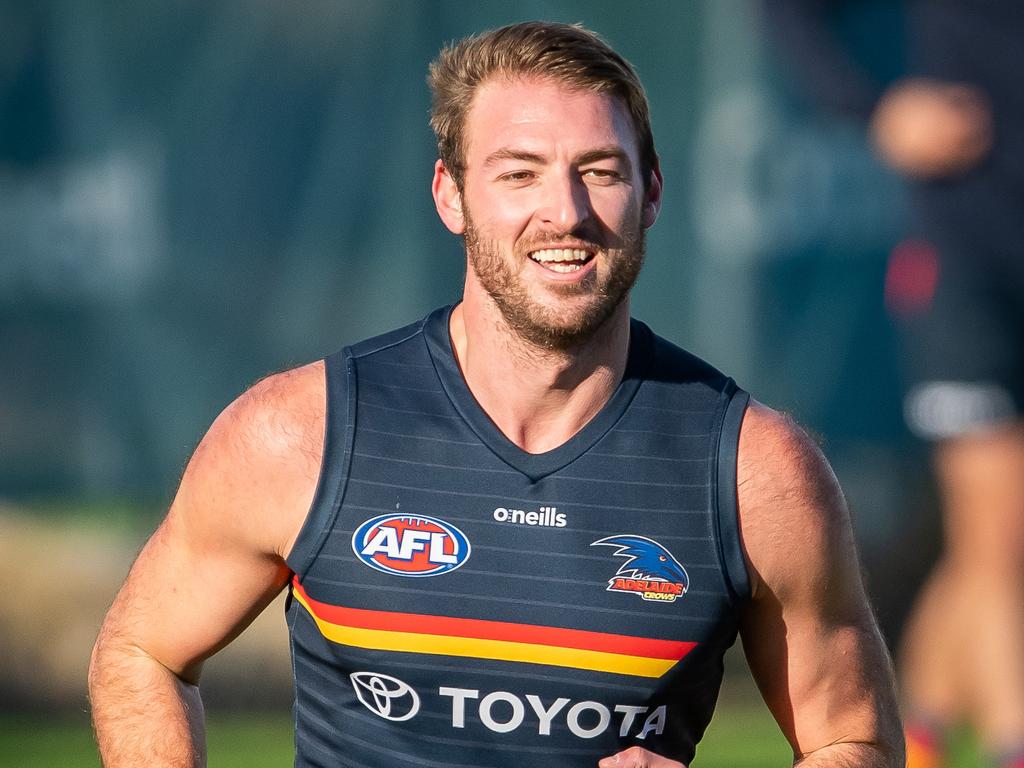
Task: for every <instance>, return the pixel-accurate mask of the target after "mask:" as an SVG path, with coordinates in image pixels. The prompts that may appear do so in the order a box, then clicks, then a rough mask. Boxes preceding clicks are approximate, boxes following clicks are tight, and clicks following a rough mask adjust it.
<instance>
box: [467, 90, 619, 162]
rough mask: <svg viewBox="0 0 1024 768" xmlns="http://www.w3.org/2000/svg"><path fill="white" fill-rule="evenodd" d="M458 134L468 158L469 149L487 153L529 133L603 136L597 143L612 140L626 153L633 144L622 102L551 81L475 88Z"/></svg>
mask: <svg viewBox="0 0 1024 768" xmlns="http://www.w3.org/2000/svg"><path fill="white" fill-rule="evenodd" d="M463 129H464V133H465V137H466V139H467V150H468V152H467V154H470V153H473V152H474V149H475V150H476V151H480V150H483V151H484V152H485V153H490V152H491V151H493V150H494V149H495V148H497V147H498V146H501V145H503V144H504V143H506V142H507V141H510V140H515V139H517V138H521V137H522V136H523V135H524V134H525V135H528V134H530V133H531V132H533V131H534V130H537V131H539V132H542V133H544V132H554V133H557V134H558V135H565V136H569V135H574V134H578V135H580V136H581V137H583V136H585V135H587V134H588V133H589V134H591V137H592V138H597V136H598V135H600V134H603V136H602V137H601V138H602V140H601V143H602V144H609V143H614V142H615V141H616V140H617V141H618V142H619V143H622V144H623V146H624V148H628V149H634V148H635V144H636V141H635V140H636V136H635V130H634V128H633V123H632V120H631V118H630V115H629V111H628V109H627V108H626V104H625V102H624V100H623V99H622V98H621V97H619V96H618V95H616V94H614V93H612V92H610V91H609V92H599V91H597V90H594V89H589V88H585V87H583V86H579V85H575V84H572V83H566V82H563V81H561V80H557V79H554V78H541V77H509V76H505V75H498V76H495V77H492V78H491V79H489V80H487V81H485V82H484V83H482V84H481V85H480V86H479V87H478V88H477V91H476V93H475V94H474V97H473V101H472V103H471V105H470V109H469V110H468V112H467V115H466V123H465V125H464V126H463ZM474 139H475V140H474ZM474 144H475V145H476V147H474V146H473V145H474Z"/></svg>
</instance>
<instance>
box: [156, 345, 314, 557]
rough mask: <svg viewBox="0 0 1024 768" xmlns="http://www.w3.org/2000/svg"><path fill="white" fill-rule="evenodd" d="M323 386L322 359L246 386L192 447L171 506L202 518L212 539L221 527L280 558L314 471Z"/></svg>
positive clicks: (304, 506) (309, 494)
mask: <svg viewBox="0 0 1024 768" xmlns="http://www.w3.org/2000/svg"><path fill="white" fill-rule="evenodd" d="M325 387H326V384H325V380H324V366H323V362H322V361H319V362H315V363H310V364H308V365H304V366H301V367H299V368H294V369H291V370H287V371H283V372H280V373H276V374H273V375H271V376H267V377H266V378H264V379H262V380H260V381H259V382H257V383H256V384H254V385H253V386H252V387H250V388H249V389H248V390H247V391H246V392H244V393H243V394H242V395H241V396H239V397H238V398H237V399H236V400H235V401H234V402H232V403H231V404H230V405H229V406H228V407H227V408H225V409H224V411H223V412H222V413H221V414H220V416H218V417H217V419H216V420H215V421H214V423H213V425H212V426H211V427H210V429H209V431H208V432H207V433H206V435H205V436H204V437H203V439H202V441H201V442H200V444H199V446H198V448H196V451H195V453H194V454H193V456H192V460H191V461H190V462H189V465H188V468H187V469H186V471H185V475H184V477H183V478H182V483H181V487H180V489H179V491H178V497H177V498H176V499H175V503H174V507H175V508H181V509H182V511H184V512H187V513H188V514H189V516H190V517H191V518H192V519H193V522H195V523H202V522H203V521H206V520H208V521H209V522H210V524H211V528H210V533H211V534H212V535H219V534H220V533H222V532H223V526H224V525H225V524H227V525H229V526H230V527H231V528H232V529H234V530H236V531H242V532H245V535H246V536H247V537H251V540H250V541H249V542H248V543H249V544H250V545H252V546H253V547H255V548H256V549H258V550H260V551H264V552H268V553H273V554H276V555H278V556H280V557H284V556H285V555H286V554H287V553H288V551H289V549H290V547H291V544H292V542H293V541H294V538H295V536H296V535H297V534H298V531H299V528H301V525H302V522H303V520H304V519H305V516H306V513H307V512H308V509H309V505H310V503H311V502H312V499H313V494H314V491H315V488H316V482H317V478H318V476H319V472H320V461H321V457H322V452H323V440H324V423H325V414H326V405H325V403H326V396H325ZM173 511H174V510H173V509H172V512H173ZM236 523H237V524H238V525H236ZM201 529H202V528H201V527H199V530H201ZM197 532H198V531H197Z"/></svg>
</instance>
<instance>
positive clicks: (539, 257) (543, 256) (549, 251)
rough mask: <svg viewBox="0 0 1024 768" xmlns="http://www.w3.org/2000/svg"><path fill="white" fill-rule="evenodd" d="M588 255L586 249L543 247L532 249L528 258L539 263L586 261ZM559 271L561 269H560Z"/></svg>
mask: <svg viewBox="0 0 1024 768" xmlns="http://www.w3.org/2000/svg"><path fill="white" fill-rule="evenodd" d="M589 256H590V254H589V253H587V251H584V250H582V249H580V248H545V249H544V250H541V251H534V252H533V253H531V254H530V258H531V259H533V260H534V261H539V262H541V263H549V262H559V261H586V260H587V258H588V257H589ZM560 271H561V270H560Z"/></svg>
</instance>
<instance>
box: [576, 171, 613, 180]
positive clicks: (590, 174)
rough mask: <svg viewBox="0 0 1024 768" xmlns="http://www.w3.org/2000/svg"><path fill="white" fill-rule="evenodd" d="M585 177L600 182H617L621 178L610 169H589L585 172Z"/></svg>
mask: <svg viewBox="0 0 1024 768" xmlns="http://www.w3.org/2000/svg"><path fill="white" fill-rule="evenodd" d="M583 175H584V176H586V177H587V178H591V179H597V180H599V181H615V180H617V179H618V178H619V174H618V172H617V171H613V170H611V169H610V168H587V169H586V170H584V171H583Z"/></svg>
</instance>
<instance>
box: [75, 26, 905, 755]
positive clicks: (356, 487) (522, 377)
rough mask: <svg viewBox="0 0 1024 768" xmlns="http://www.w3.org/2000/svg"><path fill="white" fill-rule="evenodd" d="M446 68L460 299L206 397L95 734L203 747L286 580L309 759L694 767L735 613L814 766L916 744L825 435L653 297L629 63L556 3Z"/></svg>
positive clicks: (129, 596) (122, 633) (126, 606)
mask: <svg viewBox="0 0 1024 768" xmlns="http://www.w3.org/2000/svg"><path fill="white" fill-rule="evenodd" d="M430 83H431V88H432V90H433V93H434V103H433V111H432V125H433V127H434V130H435V132H436V133H437V136H438V147H439V153H440V156H441V157H440V159H439V160H438V161H437V163H436V165H435V169H434V178H433V186H432V189H433V195H434V200H435V202H436V205H437V210H438V213H439V215H440V217H441V219H442V221H443V222H444V223H445V225H446V226H447V227H448V228H449V229H450V230H451V231H452V232H453V233H455V234H457V235H461V236H463V237H464V239H465V244H466V253H467V268H466V281H465V288H464V293H463V298H462V301H461V302H460V303H459V304H458V305H456V306H455V307H446V308H442V309H439V310H437V311H435V312H433V313H432V314H431V315H429V316H428V317H427V318H426V319H424V320H422V321H420V322H417V323H415V324H413V325H411V326H408V327H406V328H403V329H400V330H398V331H393V332H391V333H388V334H386V335H384V336H380V337H377V338H374V339H370V340H368V341H365V342H362V343H360V344H357V345H355V346H353V347H350V348H346V349H345V350H343V351H342V352H340V353H338V354H336V355H333V356H331V357H329V358H327V359H326V360H324V361H321V362H319V363H314V364H311V365H308V366H305V367H302V368H299V369H296V370H293V371H288V372H285V373H281V374H277V375H275V376H271V377H269V378H267V379H265V380H264V381H263V382H261V383H259V384H257V385H256V386H255V387H254V388H253V389H252V390H250V391H249V392H247V393H246V394H245V395H243V396H242V397H241V398H239V400H237V401H236V402H235V403H233V404H232V405H231V406H230V407H229V408H228V409H226V410H225V412H224V413H223V414H222V415H221V416H220V417H219V418H218V419H217V421H216V422H215V423H214V425H213V426H212V427H211V429H210V431H209V433H208V434H207V436H206V437H205V438H204V440H203V441H202V443H201V444H200V447H199V449H198V450H197V451H196V454H195V456H194V457H193V459H192V461H191V462H190V464H189V467H188V469H187V471H186V473H185V476H184V478H183V479H182V484H181V488H180V489H179V491H178V494H177V497H176V498H175V501H174V504H173V505H172V507H171V510H170V512H169V513H168V516H167V519H166V520H165V521H164V523H163V524H162V525H161V527H160V528H159V529H158V530H157V532H156V533H155V534H154V535H153V537H152V539H151V540H150V541H149V543H148V544H147V546H146V547H145V549H144V550H143V552H142V554H141V555H140V556H139V559H138V561H137V562H136V564H135V566H134V567H133V568H132V571H131V573H130V575H129V577H128V579H127V581H126V583H125V585H124V587H123V588H122V590H121V592H120V593H119V595H118V597H117V599H116V600H115V602H114V605H113V607H112V608H111V610H110V613H109V614H108V617H107V620H106V622H105V624H104V626H103V629H102V631H101V634H100V638H99V640H98V641H97V644H96V649H95V652H94V658H93V664H92V668H91V672H90V690H91V695H92V701H93V718H94V723H95V726H96V733H97V738H98V741H99V744H100V750H101V753H102V754H103V758H104V762H105V764H106V765H108V766H122V765H142V764H145V765H150V766H157V765H160V766H164V765H166V766H192V765H199V764H202V763H203V762H204V760H205V758H204V746H203V743H204V739H203V728H202V704H201V700H200V698H199V689H198V683H199V676H200V670H201V667H202V664H203V661H204V660H205V659H206V658H208V657H209V656H210V655H211V654H213V653H214V652H215V651H216V650H217V649H219V648H221V647H223V646H224V645H225V644H227V643H228V642H230V640H231V639H232V638H233V637H234V636H235V635H236V634H237V633H238V632H240V631H241V630H242V629H243V628H244V627H245V626H246V625H247V624H248V623H249V621H251V619H252V618H253V617H254V616H255V615H256V614H257V613H258V612H259V611H261V610H262V609H263V608H264V607H265V606H266V605H267V603H268V602H269V601H270V600H271V599H272V598H273V597H274V595H275V594H277V593H278V592H279V591H280V590H281V589H285V588H287V589H288V590H289V601H288V608H287V613H288V624H289V629H290V631H291V636H292V653H293V659H294V671H295V682H296V688H295V715H296V760H295V764H296V765H297V766H327V765H330V766H338V765H343V766H437V767H438V768H441V767H442V766H478V767H481V768H483V767H485V766H495V767H497V766H521V765H524V764H525V765H530V766H541V767H543V766H551V767H552V768H554V766H559V767H560V768H561V767H564V766H594V765H601V766H626V767H627V768H629V767H636V768H644V767H647V768H673V767H674V766H680V765H686V764H688V763H689V762H690V760H691V759H692V758H693V756H694V753H695V749H696V745H697V743H698V741H699V740H700V737H701V735H702V734H703V732H704V729H705V727H706V726H707V724H708V722H709V720H710V718H711V714H712V712H713V709H714V705H715V701H716V698H717V696H718V689H719V686H720V683H721V678H722V658H723V655H724V653H725V651H726V649H727V648H728V647H729V646H730V645H732V643H733V642H734V641H735V639H736V637H737V635H740V636H742V640H743V644H744V648H745V650H746V654H747V658H748V660H749V663H750V667H751V669H752V671H753V673H754V675H755V676H756V678H757V682H758V685H759V686H760V688H761V691H762V692H763V695H764V698H765V701H766V702H767V704H768V706H769V708H770V709H771V711H772V713H773V714H774V715H775V718H776V719H777V721H778V723H779V726H780V727H781V729H782V731H783V732H784V733H785V735H786V737H787V739H789V741H790V743H791V744H792V745H793V749H794V754H795V757H796V759H797V760H798V761H800V764H801V765H803V766H816V765H821V766H826V765H827V766H886V767H889V766H898V765H900V764H901V763H902V743H901V741H900V729H899V724H898V719H897V716H896V707H895V704H894V693H893V687H892V680H891V673H890V665H889V659H888V657H887V654H886V651H885V648H884V645H883V643H882V640H881V638H880V636H879V633H878V630H877V628H876V625H875V622H874V620H873V618H872V615H871V611H870V609H869V607H868V605H867V602H866V600H865V596H864V591H863V587H862V585H861V580H860V575H859V570H858V564H857V558H856V554H855V552H854V545H853V536H852V533H851V529H850V524H849V519H848V514H847V511H846V508H845V503H844V501H843V498H842V494H841V492H840V490H839V488H838V486H837V484H836V481H835V478H834V477H833V475H832V473H831V471H830V469H829V467H828V465H827V463H826V462H825V460H824V458H823V457H822V456H821V454H820V453H819V452H818V450H817V449H816V447H815V446H814V444H813V443H812V442H811V441H810V440H808V438H807V437H806V436H805V435H804V434H803V433H802V432H801V431H800V430H799V429H798V428H796V427H795V426H794V425H793V423H792V422H791V421H789V420H788V419H786V418H785V417H784V416H781V415H780V414H778V413H776V412H774V411H772V410H771V409H769V408H766V407H764V406H762V405H760V404H758V403H756V402H753V401H751V400H750V399H749V398H748V396H747V395H746V393H744V392H743V391H742V390H740V389H739V388H738V387H737V386H736V384H735V383H734V382H733V381H732V380H731V379H729V378H728V377H726V376H724V375H723V374H721V373H719V372H718V371H717V370H715V369H714V368H712V367H711V366H709V365H708V364H706V363H704V362H702V361H700V360H698V359H697V358H695V357H693V356H692V355H690V354H688V353H686V352H684V351H683V350H681V349H679V348H677V347H675V346H673V345H672V344H670V343H669V342H667V341H665V340H663V339H661V338H659V337H658V336H656V335H655V334H654V333H652V332H651V331H650V329H648V328H647V326H645V325H644V324H643V323H641V322H639V321H636V320H633V319H631V318H630V312H629V291H630V288H631V287H632V285H633V282H634V281H635V279H636V277H637V275H638V273H639V271H640V268H641V264H642V262H643V255H644V232H645V230H646V229H647V228H649V227H650V226H652V225H653V224H654V222H655V220H656V219H657V216H658V213H659V209H660V206H661V189H662V177H661V172H660V169H659V167H658V161H657V155H656V154H655V151H654V142H653V138H652V136H651V129H650V121H649V116H648V107H647V102H646V98H645V96H644V93H643V90H642V88H641V86H640V83H639V81H638V79H637V77H636V75H635V73H634V72H633V70H632V68H631V67H630V66H629V64H627V63H626V62H625V61H624V60H623V59H622V58H621V57H620V56H619V55H618V54H616V53H615V52H614V51H612V50H611V49H610V48H608V46H607V45H606V44H605V43H604V42H603V41H602V40H601V39H600V38H598V37H597V36H596V35H594V34H593V33H591V32H589V31H587V30H585V29H582V28H580V27H577V26H567V25H561V24H549V23H540V22H535V23H526V24H518V25H513V26H510V27H505V28H503V29H500V30H496V31H493V32H489V33H486V34H483V35H480V36H477V37H473V38H469V39H467V40H464V41H462V42H460V43H458V44H456V45H454V46H452V47H449V48H447V49H445V50H444V51H443V52H442V53H441V55H440V56H439V58H438V59H437V60H436V61H435V62H434V63H433V65H432V66H431V74H430Z"/></svg>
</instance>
